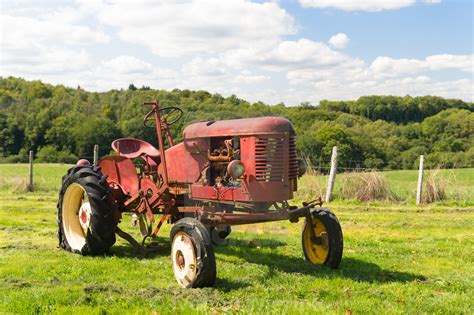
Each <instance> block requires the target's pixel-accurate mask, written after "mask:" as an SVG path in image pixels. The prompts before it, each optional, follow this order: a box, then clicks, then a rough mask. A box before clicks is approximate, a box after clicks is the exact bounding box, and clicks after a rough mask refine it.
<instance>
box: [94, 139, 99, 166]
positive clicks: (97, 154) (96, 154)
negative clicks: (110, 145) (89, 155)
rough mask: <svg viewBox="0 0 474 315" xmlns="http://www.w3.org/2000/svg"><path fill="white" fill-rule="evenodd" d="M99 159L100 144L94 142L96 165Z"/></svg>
mask: <svg viewBox="0 0 474 315" xmlns="http://www.w3.org/2000/svg"><path fill="white" fill-rule="evenodd" d="M98 161H99V145H98V144H94V166H97V162H98Z"/></svg>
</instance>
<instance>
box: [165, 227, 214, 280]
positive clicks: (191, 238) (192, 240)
mask: <svg viewBox="0 0 474 315" xmlns="http://www.w3.org/2000/svg"><path fill="white" fill-rule="evenodd" d="M170 239H171V258H172V260H173V272H174V276H175V278H176V280H177V281H178V283H179V284H180V285H181V286H182V287H184V288H202V287H210V286H212V285H214V282H215V280H216V259H215V257H214V249H213V247H212V240H211V237H210V235H209V232H208V231H207V229H206V227H205V226H204V225H202V223H201V222H199V221H197V220H196V219H193V218H183V219H181V220H179V221H178V222H176V224H175V225H174V226H173V228H172V229H171V233H170Z"/></svg>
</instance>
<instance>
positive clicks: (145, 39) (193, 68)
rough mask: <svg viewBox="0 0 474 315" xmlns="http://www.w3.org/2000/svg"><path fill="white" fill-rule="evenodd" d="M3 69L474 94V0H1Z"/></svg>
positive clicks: (209, 83)
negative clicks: (268, 0)
mask: <svg viewBox="0 0 474 315" xmlns="http://www.w3.org/2000/svg"><path fill="white" fill-rule="evenodd" d="M0 5H1V7H0V28H1V37H0V76H3V77H8V76H17V77H22V78H25V79H27V80H42V81H44V82H48V83H52V84H63V85H66V86H70V87H77V86H78V85H79V86H81V87H82V88H84V89H86V90H90V91H107V90H110V89H121V88H124V89H126V88H128V86H129V84H130V83H133V84H134V85H135V86H137V87H141V86H143V85H144V86H149V87H151V88H153V89H166V90H172V89H175V88H177V89H192V90H206V91H209V92H211V93H219V94H221V95H223V96H230V95H232V94H234V95H236V96H238V97H239V98H243V99H246V100H248V101H251V102H256V101H263V102H265V103H269V104H277V103H280V102H283V103H285V104H286V105H298V104H300V103H302V102H310V103H313V104H317V103H318V102H319V101H320V100H322V99H328V100H351V99H356V98H357V97H359V96H363V95H400V96H404V95H412V96H418V95H437V96H442V97H447V98H460V99H463V100H466V101H474V86H473V82H474V75H473V73H474V54H473V52H474V47H473V46H474V39H473V1H471V0H378V1H377V0H364V1H353V0H292V1H290V0H288V1H270V2H267V1H243V0H225V1H222V0H220V1H219V0H216V1H185V0H179V1H165V0H163V1H160V0H152V1H147V0H135V1H132V0H128V1H125V0H77V1H76V0H74V1H59V0H56V1H54V0H48V1H42V0H36V1H31V0H30V1H25V0H17V1H7V0H0Z"/></svg>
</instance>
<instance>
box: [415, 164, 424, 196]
mask: <svg viewBox="0 0 474 315" xmlns="http://www.w3.org/2000/svg"><path fill="white" fill-rule="evenodd" d="M424 162H425V157H424V156H423V155H420V169H419V171H418V188H417V190H416V204H417V205H420V204H421V197H422V190H423V169H424Z"/></svg>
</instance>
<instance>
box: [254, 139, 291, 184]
mask: <svg viewBox="0 0 474 315" xmlns="http://www.w3.org/2000/svg"><path fill="white" fill-rule="evenodd" d="M285 163H289V167H285ZM255 171H256V174H255V175H256V179H257V180H258V181H265V182H274V181H283V180H284V179H285V178H289V179H292V178H296V177H297V175H298V161H297V159H296V146H295V141H294V137H293V136H291V137H290V138H289V143H288V145H287V146H285V138H284V137H259V138H257V139H256V142H255ZM288 171H289V174H286V172H288Z"/></svg>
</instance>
